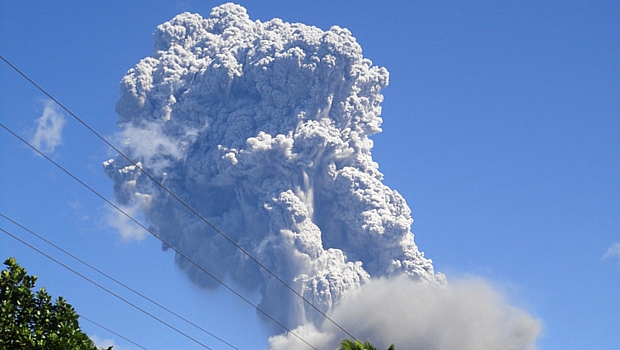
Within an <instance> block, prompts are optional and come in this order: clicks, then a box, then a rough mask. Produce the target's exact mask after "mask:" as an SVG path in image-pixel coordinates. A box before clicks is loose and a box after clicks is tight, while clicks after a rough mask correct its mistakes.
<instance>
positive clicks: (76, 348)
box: [0, 258, 112, 350]
mask: <svg viewBox="0 0 620 350" xmlns="http://www.w3.org/2000/svg"><path fill="white" fill-rule="evenodd" d="M4 265H6V266H7V267H6V269H4V270H2V272H1V274H0V349H26V350H43V349H46V350H67V349H71V350H97V347H96V346H95V344H94V343H93V342H92V340H90V338H88V336H87V335H86V334H85V333H84V332H82V330H81V329H80V325H79V323H78V317H79V316H78V315H77V314H76V312H75V310H74V309H73V307H71V305H69V304H67V302H66V301H65V300H64V299H63V298H62V297H58V299H56V302H55V303H54V302H52V297H51V296H50V295H49V294H48V293H47V292H46V291H45V288H41V289H40V290H39V291H37V292H36V293H34V292H33V289H34V285H35V283H36V281H37V277H36V276H29V275H28V274H27V273H26V269H24V268H23V267H21V266H19V265H18V264H17V262H16V261H15V259H14V258H8V259H7V260H6V261H5V262H4ZM111 348H112V347H110V348H108V350H110V349H111Z"/></svg>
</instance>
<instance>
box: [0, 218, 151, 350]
mask: <svg viewBox="0 0 620 350" xmlns="http://www.w3.org/2000/svg"><path fill="white" fill-rule="evenodd" d="M0 230H1V229H0ZM3 231H4V230H3ZM2 278H6V279H7V280H9V281H11V282H13V283H15V284H18V283H20V282H19V281H16V280H14V279H12V278H10V277H6V276H3V277H2ZM56 306H60V307H62V308H64V309H65V310H68V311H73V312H74V313H75V315H76V316H78V317H80V318H83V319H84V320H86V321H88V322H90V323H92V324H94V325H95V326H97V327H100V328H102V329H105V330H106V331H108V332H110V333H112V334H114V335H116V336H118V337H120V338H123V339H125V340H126V341H128V342H130V343H132V344H133V345H135V346H137V347H139V348H142V349H144V350H148V349H147V348H145V347H144V346H142V345H140V344H138V343H136V342H134V341H133V340H131V339H129V338H126V337H124V336H122V335H120V334H118V333H116V332H115V331H113V330H111V329H110V328H108V327H106V326H103V325H101V324H99V323H97V322H95V321H93V320H91V319H89V318H87V317H86V316H83V315H80V314H78V313H77V312H75V310H73V309H69V307H70V306H71V305H69V304H68V303H67V304H58V303H57V304H56Z"/></svg>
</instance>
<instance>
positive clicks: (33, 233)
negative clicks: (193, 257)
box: [0, 213, 239, 350]
mask: <svg viewBox="0 0 620 350" xmlns="http://www.w3.org/2000/svg"><path fill="white" fill-rule="evenodd" d="M0 216H1V217H3V218H5V219H6V220H8V221H10V222H12V223H13V224H15V225H17V226H19V227H20V228H21V229H23V230H24V231H26V232H28V233H30V234H31V235H33V236H35V237H37V238H38V239H40V240H42V241H43V242H45V243H47V244H49V245H51V246H52V247H54V248H56V249H58V250H60V251H61V252H63V253H64V254H66V255H68V256H70V257H71V258H73V259H74V260H77V261H78V262H80V263H81V264H82V265H85V266H86V267H88V268H90V269H91V270H94V271H95V272H97V273H99V274H100V275H103V276H104V277H106V278H107V279H109V280H111V281H113V282H114V283H116V284H118V285H120V286H121V287H123V288H125V289H127V290H129V291H131V292H132V293H134V294H136V295H138V296H139V297H141V298H143V299H145V300H147V301H149V302H150V303H151V304H153V305H155V306H157V307H159V308H161V309H163V310H164V311H166V312H168V313H170V314H172V315H174V316H176V317H177V318H179V319H181V320H183V321H185V322H186V323H189V324H190V325H192V326H194V327H196V328H197V329H199V330H201V331H202V332H204V333H206V334H208V335H210V336H211V337H213V338H215V339H217V340H219V341H220V342H222V343H224V344H226V345H228V346H229V347H231V348H233V349H237V350H239V349H238V348H237V347H235V346H234V345H232V344H230V343H228V342H227V341H225V340H224V339H222V338H220V337H218V336H216V335H215V334H213V333H211V332H209V331H207V330H206V329H204V328H202V327H200V326H199V325H197V324H195V323H193V322H192V321H190V320H188V319H186V318H184V317H183V316H181V315H179V314H177V313H175V312H174V311H172V310H170V309H168V308H166V307H165V306H163V305H161V304H159V303H158V302H156V301H154V300H152V299H150V298H149V297H147V296H145V295H144V294H142V293H140V292H138V291H136V290H135V289H133V288H131V287H129V286H128V285H126V284H124V283H122V282H120V281H119V280H117V279H115V278H114V277H112V276H110V275H108V274H106V273H105V272H103V271H101V270H99V269H97V268H96V267H94V266H92V265H91V264H89V263H87V262H85V261H84V260H82V259H80V258H78V257H77V256H75V255H73V254H71V253H69V252H68V251H66V250H65V249H63V248H61V247H59V246H58V245H56V244H54V243H53V242H51V241H49V240H47V239H45V238H44V237H42V236H41V235H39V234H37V233H35V232H34V231H32V230H30V229H28V228H27V227H25V226H24V225H22V224H20V223H18V222H17V221H15V220H13V219H11V218H10V217H8V216H6V215H4V214H2V213H0Z"/></svg>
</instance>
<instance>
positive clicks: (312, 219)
mask: <svg viewBox="0 0 620 350" xmlns="http://www.w3.org/2000/svg"><path fill="white" fill-rule="evenodd" d="M154 37H155V49H154V53H153V55H152V56H151V57H147V58H144V59H143V60H142V61H140V62H139V63H138V64H137V65H136V66H135V68H133V69H130V70H129V71H128V72H127V74H126V75H125V77H124V78H123V79H122V82H121V85H120V99H119V101H118V103H117V105H116V109H117V113H118V114H119V118H120V119H119V121H118V126H119V127H120V129H121V131H120V132H119V134H118V136H119V137H120V138H121V139H122V140H123V142H124V151H125V152H127V154H128V155H129V157H131V158H132V159H135V160H136V161H139V164H138V166H140V167H142V168H143V169H145V170H146V171H147V172H149V173H150V174H152V175H153V176H154V177H155V178H156V179H158V180H159V181H161V182H162V183H163V184H164V186H166V187H167V188H169V189H170V190H171V191H172V192H173V193H175V194H176V195H178V196H179V197H180V198H182V200H183V201H185V202H186V203H187V204H188V205H189V206H191V207H192V208H193V209H195V210H196V211H197V212H198V213H200V215H202V216H203V217H204V218H206V219H207V220H208V221H209V222H210V223H212V224H213V225H214V226H216V227H218V228H219V229H220V230H221V231H222V232H224V233H225V234H226V235H227V236H228V237H230V239H232V240H233V241H235V242H237V243H238V244H239V245H240V246H241V247H242V248H243V249H244V250H246V251H247V252H249V253H250V254H251V255H252V256H253V257H255V258H256V259H257V260H259V261H260V262H261V263H262V264H264V265H265V266H266V267H267V268H269V269H270V270H271V271H273V272H274V273H275V274H276V275H277V276H279V277H280V278H281V279H283V280H284V281H286V282H287V283H289V284H290V285H291V286H292V287H293V288H295V289H296V290H298V291H299V293H301V294H302V295H303V296H304V297H305V298H306V299H308V300H309V301H310V302H312V303H313V304H314V305H315V306H317V307H318V308H319V309H321V310H322V311H323V312H326V313H327V314H328V315H330V316H332V317H333V318H334V319H335V320H336V321H337V322H338V323H339V324H340V325H341V326H343V327H344V328H346V329H347V330H348V331H349V332H351V333H353V334H354V335H355V336H356V337H358V338H360V339H369V340H372V341H373V342H375V343H376V344H375V345H378V346H386V347H387V345H389V343H391V342H394V343H396V346H397V348H399V347H400V348H401V349H406V348H411V347H412V346H414V345H415V346H416V349H454V348H460V349H525V348H533V347H534V342H535V339H536V337H537V335H538V332H539V329H540V326H539V321H537V320H535V319H533V318H532V317H530V316H529V315H528V314H526V313H525V312H524V311H522V310H520V309H517V308H515V307H512V306H510V305H508V304H507V303H506V301H505V300H504V298H503V297H502V296H501V295H500V294H499V293H497V292H495V291H494V290H492V289H491V288H490V287H488V285H487V284H485V283H484V282H481V281H466V282H457V283H455V284H448V283H447V282H446V280H445V278H444V276H443V275H442V274H438V273H437V274H436V273H435V272H434V271H433V266H432V263H431V261H430V260H429V259H426V258H425V257H424V254H423V253H421V252H420V251H419V250H418V247H417V246H416V244H415V243H414V240H413V234H412V233H411V232H410V226H411V224H412V222H413V220H412V219H411V216H410V210H409V208H408V206H407V204H406V202H405V200H404V198H403V197H402V196H401V195H400V194H399V193H398V192H396V191H395V190H392V189H390V188H389V187H387V186H386V185H384V184H383V183H382V177H383V175H382V174H381V173H380V172H379V169H378V164H377V163H375V162H374V161H373V160H372V156H371V149H372V146H373V141H372V140H371V139H370V138H369V137H370V136H372V135H373V134H376V133H378V132H380V131H381V129H380V125H381V122H382V119H381V117H380V115H381V107H380V103H381V102H382V100H383V96H382V95H381V89H383V88H385V87H386V86H387V84H388V72H387V70H386V69H385V68H379V67H376V66H373V65H372V62H371V61H370V60H368V59H366V58H364V57H363V56H362V49H361V47H360V46H359V44H358V43H357V42H356V40H355V38H354V37H353V36H352V35H351V33H350V32H349V31H348V30H346V29H342V28H339V27H336V26H334V27H332V28H330V29H329V30H327V31H323V30H321V29H319V28H316V27H312V26H307V25H304V24H300V23H286V22H283V21H282V20H280V19H273V20H271V21H268V22H264V23H263V22H260V21H252V20H250V18H249V16H248V15H247V13H246V10H245V9H244V8H243V7H241V6H238V5H234V4H225V5H222V6H219V7H215V8H214V9H213V10H212V11H211V14H210V17H209V18H203V17H201V16H200V15H198V14H189V13H184V14H180V15H178V16H176V17H175V18H174V19H172V20H171V21H169V22H166V23H164V24H162V25H160V26H159V27H157V30H156V31H155V33H154ZM104 167H105V171H106V173H107V174H108V175H109V177H110V178H111V179H112V180H113V182H114V189H115V194H116V197H117V200H118V202H119V203H120V204H121V205H123V206H124V207H126V208H134V209H136V208H138V209H137V210H136V212H137V211H138V210H140V211H141V212H143V214H144V218H145V220H146V221H147V222H148V224H149V225H150V227H151V228H152V230H153V231H154V232H156V234H157V235H159V236H160V237H161V238H162V239H163V240H165V241H167V242H170V244H171V245H172V246H174V247H175V248H177V249H178V250H180V251H182V252H184V254H186V255H187V256H189V257H190V258H191V259H192V260H194V261H195V262H197V263H198V264H199V265H201V266H202V267H204V268H205V269H206V270H208V271H210V272H211V273H212V274H213V275H215V276H217V277H218V278H219V279H221V280H225V279H226V280H230V281H233V282H234V285H236V286H237V287H238V288H243V289H245V290H260V293H261V301H260V304H259V307H260V308H261V309H263V310H264V311H265V312H267V313H269V314H270V315H271V316H273V317H274V318H276V319H277V320H279V321H280V322H282V323H283V324H285V325H286V326H287V327H289V328H291V329H294V332H295V333H296V334H298V335H300V336H301V337H303V338H304V339H306V340H308V341H309V342H310V343H311V344H313V345H314V346H315V347H317V348H321V349H322V348H330V347H331V348H333V347H335V346H336V345H337V343H338V341H339V340H340V339H341V338H343V337H346V335H345V334H344V333H342V332H341V331H340V330H338V329H337V328H336V327H335V326H334V325H333V324H332V323H331V322H329V321H326V320H325V319H324V317H323V316H321V315H320V314H318V313H317V312H316V311H314V310H313V309H312V308H311V307H309V306H308V305H305V304H304V303H303V302H302V301H301V299H300V298H299V297H298V296H296V295H294V294H293V293H292V292H291V291H290V290H287V289H286V287H284V286H283V285H282V284H281V283H280V282H279V281H278V280H276V279H275V278H274V277H273V276H272V275H270V274H268V273H266V272H265V271H264V270H261V269H260V268H259V267H258V266H257V264H256V263H255V262H253V261H252V260H250V259H249V258H248V257H247V256H246V255H244V254H243V253H242V252H240V251H239V250H238V249H236V248H235V247H234V246H233V245H232V244H230V242H227V241H226V240H225V239H223V238H222V237H221V236H220V235H219V234H218V233H216V232H215V231H214V230H213V229H211V228H210V227H209V226H208V225H207V224H205V223H204V222H203V221H202V220H201V219H199V218H198V217H197V216H196V215H194V214H192V213H191V212H189V211H188V210H187V209H186V208H184V207H182V206H181V205H180V204H179V203H178V202H177V201H176V200H175V199H174V198H172V197H171V196H170V195H168V194H167V193H165V192H164V191H163V190H162V189H161V188H160V187H158V186H156V185H154V184H153V183H152V181H150V180H149V179H148V178H147V177H146V176H145V175H143V174H142V173H141V172H140V171H139V169H137V168H136V166H134V165H132V164H130V163H128V162H127V161H126V160H125V159H124V158H122V157H117V158H116V159H111V160H109V161H107V162H105V163H104ZM117 224H118V223H117ZM131 232H132V231H131V230H129V231H127V232H126V233H125V237H127V236H131ZM175 260H176V263H177V264H178V266H179V267H180V268H181V269H183V270H184V271H185V272H186V273H187V275H188V277H189V278H190V279H191V280H192V281H193V282H194V283H196V284H198V285H200V286H202V287H205V288H216V287H217V286H218V284H217V283H216V282H215V281H214V280H213V279H211V278H210V277H208V276H207V275H205V274H204V273H203V272H202V271H200V270H198V269H197V268H196V267H195V266H193V265H192V264H190V263H188V261H187V260H185V259H184V258H182V257H180V256H178V255H177V256H176V259H175ZM264 320H265V323H266V324H271V323H270V322H271V321H269V320H267V319H264ZM273 330H274V333H273V334H274V335H273V336H272V337H271V338H270V344H271V348H272V349H296V348H300V349H303V348H307V346H306V345H305V344H303V343H301V342H299V340H298V339H297V338H295V337H293V336H292V335H291V334H290V333H288V334H281V335H278V333H281V332H282V329H278V328H276V327H274V328H273Z"/></svg>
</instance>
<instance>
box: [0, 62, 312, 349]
mask: <svg viewBox="0 0 620 350" xmlns="http://www.w3.org/2000/svg"><path fill="white" fill-rule="evenodd" d="M0 57H1V56H0ZM0 127H2V128H4V129H5V130H6V131H7V132H9V133H10V134H11V135H13V136H14V137H15V138H17V139H19V140H20V141H21V142H23V143H24V144H25V145H27V146H28V147H30V148H31V149H32V150H34V151H35V152H36V153H38V154H39V155H41V156H42V157H43V158H45V159H46V160H47V161H49V162H50V163H52V164H54V165H55V166H56V167H57V168H58V169H60V170H62V171H63V172H64V173H65V174H67V175H69V176H70V177H71V178H73V179H74V180H75V181H77V182H78V183H79V184H80V185H82V186H84V187H85V188H86V189H88V190H89V191H91V192H92V193H93V194H95V195H96V196H97V197H99V198H101V199H102V200H103V201H105V202H106V203H107V204H109V205H111V206H112V207H113V208H114V209H116V210H117V211H119V212H120V213H121V214H123V215H125V216H126V217H127V218H128V219H129V220H131V221H133V222H134V223H135V224H137V225H138V226H140V227H141V228H143V229H144V230H145V231H146V232H148V233H150V234H151V235H152V236H153V237H155V238H157V239H158V240H159V241H160V242H162V243H163V244H164V245H166V246H167V247H168V248H170V249H172V250H174V251H175V252H176V253H177V254H178V255H179V256H181V257H183V258H184V259H186V260H187V261H189V262H190V263H191V264H192V265H194V266H196V268H198V269H199V270H201V271H202V272H204V273H206V274H207V275H208V276H209V277H211V278H213V279H214V280H215V281H216V282H218V283H219V284H221V285H222V286H224V287H225V288H226V289H228V290H229V291H231V292H232V293H233V294H235V295H236V296H237V297H239V298H240V299H242V300H243V301H245V302H246V303H247V304H249V305H251V306H252V307H253V308H255V309H256V310H257V311H258V312H260V313H262V314H263V315H265V316H266V317H267V318H269V319H270V320H272V321H273V322H274V323H276V324H277V325H278V326H280V327H282V328H283V329H284V330H286V331H287V332H288V333H290V334H292V335H293V336H295V337H296V338H298V339H299V340H301V341H302V342H304V343H305V344H306V345H308V346H309V347H311V348H312V349H314V350H318V349H317V348H315V347H314V346H312V344H310V343H308V342H307V341H306V340H304V339H303V338H302V337H300V336H299V335H298V334H297V333H295V332H293V331H292V330H290V329H289V328H288V327H286V326H285V325H284V324H282V323H281V322H280V321H278V320H276V319H275V318H273V316H271V315H269V314H268V313H267V312H266V311H264V310H262V309H261V308H259V307H258V306H257V305H254V303H252V302H251V301H250V300H249V299H247V298H246V297H244V296H243V295H241V294H240V293H239V292H237V291H236V290H234V289H233V288H232V287H230V286H228V285H227V284H226V283H224V282H223V281H222V280H220V279H218V278H217V277H215V276H214V275H213V274H212V273H210V272H209V271H207V270H205V269H204V268H203V267H202V266H200V265H198V263H196V262H195V261H193V260H192V259H190V258H189V257H188V256H187V255H185V254H184V253H183V252H181V251H180V250H179V249H177V248H176V247H174V246H173V245H171V244H170V243H168V242H166V241H164V240H163V239H162V238H161V237H159V236H158V235H157V234H156V233H155V232H153V231H152V230H151V229H149V228H147V227H146V226H144V225H143V224H142V223H140V222H139V221H138V220H136V219H135V218H133V217H132V216H131V215H129V214H127V212H125V211H124V210H122V209H121V208H119V207H118V206H117V205H116V204H114V203H112V202H111V201H110V200H108V199H107V198H105V197H104V196H103V195H101V194H100V193H99V192H97V191H96V190H94V189H93V188H92V187H90V186H88V185H87V184H86V183H85V182H83V181H82V180H80V179H79V178H78V177H76V176H75V175H73V174H72V173H71V172H69V171H68V170H67V169H65V168H63V167H62V166H61V165H60V164H58V163H56V162H55V161H54V160H52V159H51V158H50V157H48V156H47V155H45V154H44V153H43V152H41V151H39V150H38V149H37V148H36V147H34V146H33V145H31V144H30V143H29V142H28V141H26V140H24V139H23V138H22V137H20V136H19V135H17V134H16V133H15V132H13V131H12V130H11V129H9V128H8V127H7V126H5V125H4V124H1V123H0Z"/></svg>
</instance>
